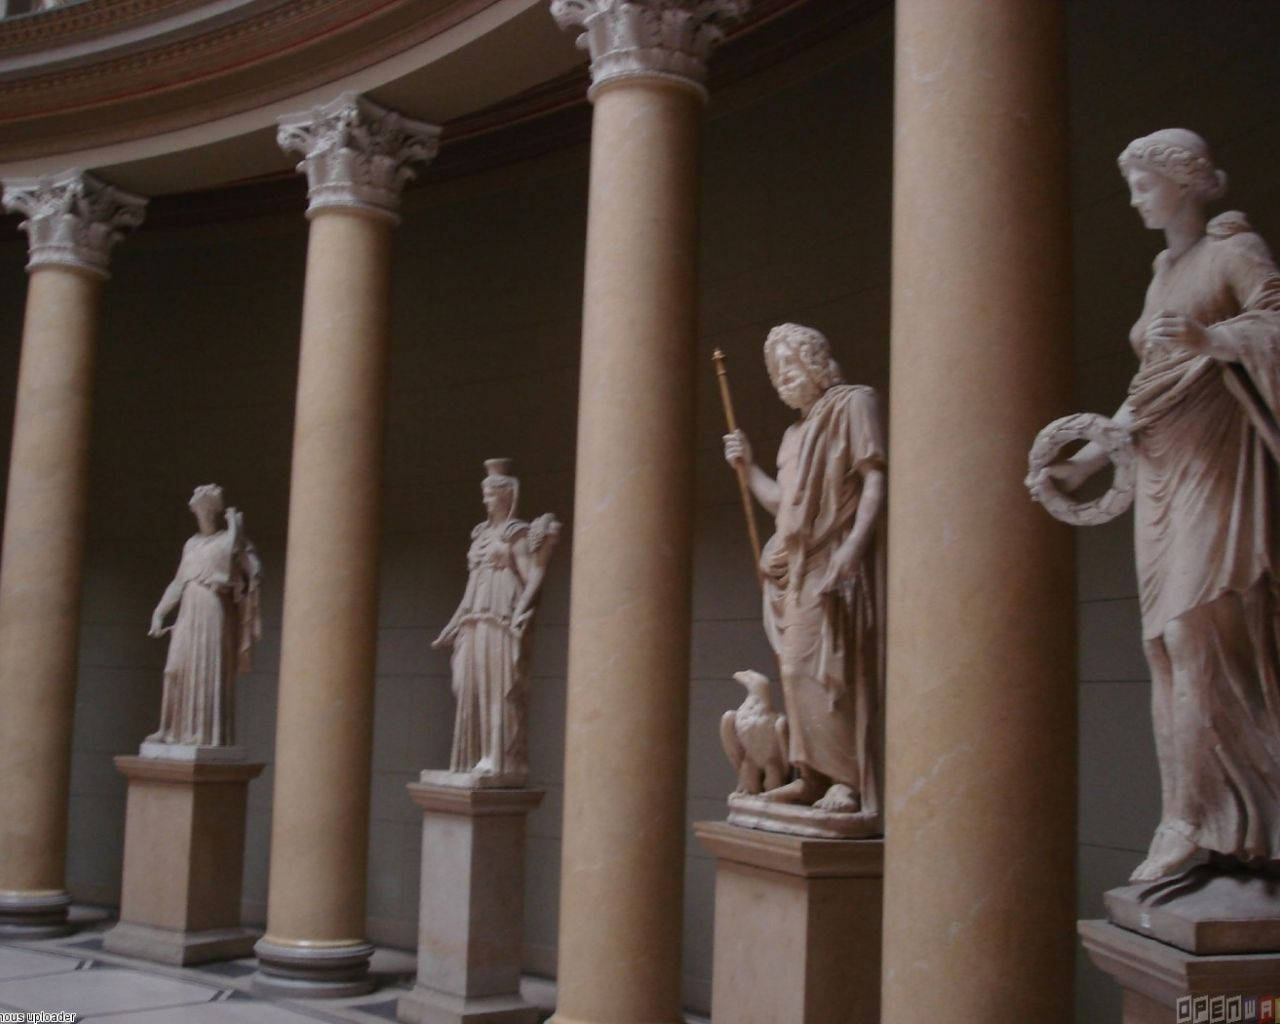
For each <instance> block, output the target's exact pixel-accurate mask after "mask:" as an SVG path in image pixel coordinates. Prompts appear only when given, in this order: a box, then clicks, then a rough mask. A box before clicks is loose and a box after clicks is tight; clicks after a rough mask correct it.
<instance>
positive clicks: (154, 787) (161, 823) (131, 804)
mask: <svg viewBox="0 0 1280 1024" xmlns="http://www.w3.org/2000/svg"><path fill="white" fill-rule="evenodd" d="M115 763H116V768H117V769H118V770H119V771H120V772H121V774H123V775H125V776H127V777H128V779H129V798H128V804H127V807H126V811H125V829H124V884H123V888H122V891H121V894H120V923H119V924H117V925H116V926H115V927H114V928H112V929H111V930H110V931H109V932H107V935H106V939H105V942H104V946H105V948H106V949H108V950H110V951H111V952H113V953H123V954H126V955H128V956H137V957H141V958H143V959H145V960H155V961H158V962H160V963H168V964H193V963H203V962H205V961H209V960H224V959H233V958H235V957H242V956H249V955H250V954H251V953H252V951H253V942H254V940H255V939H256V938H257V933H256V932H254V931H253V930H251V929H248V928H242V927H240V885H241V880H242V877H243V874H244V828H245V801H246V798H247V796H248V788H249V780H250V779H253V778H255V777H256V776H257V775H258V773H259V772H261V771H262V769H263V765H261V764H247V763H244V762H240V763H238V764H237V763H227V762H204V761H192V760H165V759H161V758H157V757H133V756H121V757H117V758H116V759H115Z"/></svg>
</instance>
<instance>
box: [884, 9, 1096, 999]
mask: <svg viewBox="0 0 1280 1024" xmlns="http://www.w3.org/2000/svg"><path fill="white" fill-rule="evenodd" d="M1063 21H1064V13H1063V9H1062V5H1060V4H1057V3H1026V2H1024V0H899V3H898V6H897V30H896V47H897V68H896V91H895V105H896V109H895V123H894V134H895V139H894V218H893V219H894V234H893V330H892V363H891V381H892V390H891V416H890V432H889V436H890V438H891V440H892V445H893V465H894V472H893V474H892V477H891V482H890V488H891V490H890V498H889V505H888V508H889V517H890V518H889V536H890V547H889V559H888V565H889V609H888V628H889V639H888V695H887V734H888V735H887V744H886V745H887V754H888V772H887V808H886V813H887V825H886V835H887V848H886V852H885V911H884V912H885V922H884V977H883V982H884V984H883V1011H882V1012H883V1016H882V1019H883V1021H884V1022H885V1024H906V1022H912V1024H915V1022H924V1021H933V1020H942V1019H948V1020H965V1021H971V1020H972V1021H976V1020H988V1019H994V1018H996V1017H998V1018H999V1019H1002V1020H1017V1021H1032V1020H1034V1021H1063V1022H1065V1021H1067V1020H1069V1019H1070V1018H1071V1007H1072V994H1071V992H1072V989H1071V986H1072V971H1073V961H1074V951H1073V948H1072V947H1073V917H1074V913H1073V911H1074V903H1075V886H1074V881H1073V865H1074V851H1075V842H1076V837H1075V812H1076V791H1075V777H1076V755H1075V748H1076V726H1075V682H1074V663H1075V649H1074V637H1073V617H1074V614H1073V604H1074V594H1073V580H1074V567H1073V564H1072V558H1071V546H1070V538H1069V535H1068V531H1067V529H1066V528H1065V527H1063V526H1061V525H1059V524H1056V523H1054V522H1052V520H1051V519H1050V517H1049V516H1047V515H1045V514H1044V512H1043V510H1042V509H1040V508H1039V507H1037V506H1036V505H1034V504H1033V503H1031V502H1029V500H1028V498H1027V494H1026V491H1025V489H1024V488H1023V485H1022V478H1023V476H1024V475H1025V472H1026V452H1027V449H1028V446H1029V444H1030V442H1031V440H1032V439H1033V438H1034V436H1035V434H1036V431H1037V430H1038V429H1039V427H1040V426H1042V425H1043V424H1044V423H1045V422H1046V421H1047V420H1050V419H1052V418H1053V417H1054V416H1056V415H1059V414H1060V413H1061V412H1063V411H1065V409H1066V406H1067V403H1068V400H1069V398H1070V384H1071V360H1070V355H1071V323H1070V320H1071V307H1070V302H1069V292H1070V280H1071V263H1070V252H1069V221H1068V211H1067V185H1066V174H1067V153H1066V142H1067V118H1066V80H1065V41H1064V25H1063Z"/></svg>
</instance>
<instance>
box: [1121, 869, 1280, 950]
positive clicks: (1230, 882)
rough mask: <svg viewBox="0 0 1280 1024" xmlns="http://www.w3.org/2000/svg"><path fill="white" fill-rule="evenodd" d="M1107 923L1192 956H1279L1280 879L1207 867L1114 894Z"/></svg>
mask: <svg viewBox="0 0 1280 1024" xmlns="http://www.w3.org/2000/svg"><path fill="white" fill-rule="evenodd" d="M1103 899H1104V901H1105V903H1106V905H1107V920H1108V921H1110V922H1111V923H1112V924H1115V925H1119V926H1120V927H1121V928H1127V929H1129V931H1133V932H1138V933H1140V934H1142V935H1145V936H1147V937H1148V938H1152V939H1158V940H1159V941H1160V942H1167V943H1168V944H1169V945H1171V946H1177V947H1178V948H1179V949H1185V950H1186V951H1187V952H1188V953H1196V954H1199V955H1202V956H1203V955H1213V954H1218V953H1277V952H1280V878H1277V877H1276V876H1275V875H1271V874H1263V873H1260V872H1252V871H1224V870H1222V869H1220V868H1215V867H1212V866H1210V865H1208V864H1202V865H1200V866H1198V867H1194V868H1192V869H1191V870H1190V871H1187V872H1184V873H1183V874H1181V875H1178V876H1177V877H1175V878H1166V879H1162V880H1161V881H1159V882H1146V883H1143V884H1141V885H1126V886H1122V887H1120V888H1119V889H1112V890H1111V891H1109V892H1108V893H1107V894H1106V895H1105V896H1104V897H1103Z"/></svg>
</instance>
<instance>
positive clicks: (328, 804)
mask: <svg viewBox="0 0 1280 1024" xmlns="http://www.w3.org/2000/svg"><path fill="white" fill-rule="evenodd" d="M438 134H439V129H437V128H434V127H432V126H430V125H424V124H419V123H417V122H415V121H409V120H407V119H404V118H401V117H400V116H398V115H397V114H394V113H390V112H387V111H384V110H382V109H381V108H379V107H377V106H375V105H374V104H372V103H370V102H368V101H366V100H364V99H362V98H360V97H357V96H353V95H343V96H341V97H339V98H338V99H337V100H335V101H334V102H333V103H330V104H328V105H327V106H324V107H321V108H317V109H315V110H312V111H310V112H308V113H305V114H299V115H296V116H292V117H287V118H282V119H281V123H280V130H279V136H278V138H279V142H280V145H281V146H282V147H283V148H284V149H285V150H287V151H292V152H297V153H300V154H302V156H303V160H302V162H301V163H300V164H299V165H298V169H299V171H305V173H306V175H307V181H308V184H309V196H310V204H309V207H308V210H307V217H308V218H309V219H310V221H311V233H310V240H309V243H308V249H307V270H306V286H305V294H304V297H303V309H302V346H301V355H300V359H299V367H298V395H297V409H296V412H295V417H296V419H295V424H294V439H293V471H292V482H291V488H290V494H289V537H288V553H287V561H286V564H285V582H284V627H283V636H282V640H281V655H280V696H279V710H278V719H277V726H276V760H275V793H274V798H273V805H272V831H271V875H270V886H269V892H268V901H267V932H266V935H265V936H264V937H263V938H262V940H261V941H260V942H259V943H258V945H257V946H256V952H257V954H258V959H259V973H258V974H257V975H256V976H255V979H254V981H255V984H256V985H257V986H258V987H259V988H260V989H263V990H265V991H267V992H269V993H272V994H288V995H293V996H337V995H345V994H353V993H357V992H362V991H367V990H368V989H369V988H371V987H372V982H371V981H370V979H369V977H368V958H369V955H370V953H371V952H372V947H371V946H370V945H369V943H368V942H367V941H366V939H365V937H364V934H365V873H366V849H367V846H368V828H369V773H370V753H371V742H372V731H373V691H374V679H373V671H374V653H375V647H376V641H377V635H376V634H377V570H378V520H379V514H380V509H381V478H382V439H383V418H384V405H385V396H386V380H385V377H386V362H387V325H388V305H389V298H390V264H391V241H392V229H393V227H394V226H395V224H396V223H397V222H398V219H399V218H398V216H397V213H396V211H397V209H398V207H399V202H400V192H401V188H402V187H403V185H404V182H405V181H406V180H407V179H409V178H410V177H412V176H413V172H412V171H411V170H410V169H409V167H408V165H409V164H410V163H411V162H413V161H418V160H426V159H429V158H430V157H431V156H433V155H434V153H435V150H436V145H437V142H436V140H437V136H438Z"/></svg>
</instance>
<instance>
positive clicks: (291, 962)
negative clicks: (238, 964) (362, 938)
mask: <svg viewBox="0 0 1280 1024" xmlns="http://www.w3.org/2000/svg"><path fill="white" fill-rule="evenodd" d="M253 952H254V955H256V956H257V958H258V973H257V974H255V975H254V976H253V977H252V978H251V979H250V981H251V982H252V984H253V990H254V991H255V992H257V993H259V994H260V995H264V996H269V997H271V998H273V999H343V998H345V997H347V996H362V995H364V994H365V993H367V992H372V991H373V989H374V980H373V978H371V977H370V976H369V958H370V957H371V956H373V946H372V945H370V944H369V943H367V942H355V943H351V944H350V945H342V946H312V945H296V946H295V945H289V944H285V943H279V942H270V941H268V940H267V939H265V938H264V939H259V940H258V941H257V942H256V943H255V944H254V947H253Z"/></svg>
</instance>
